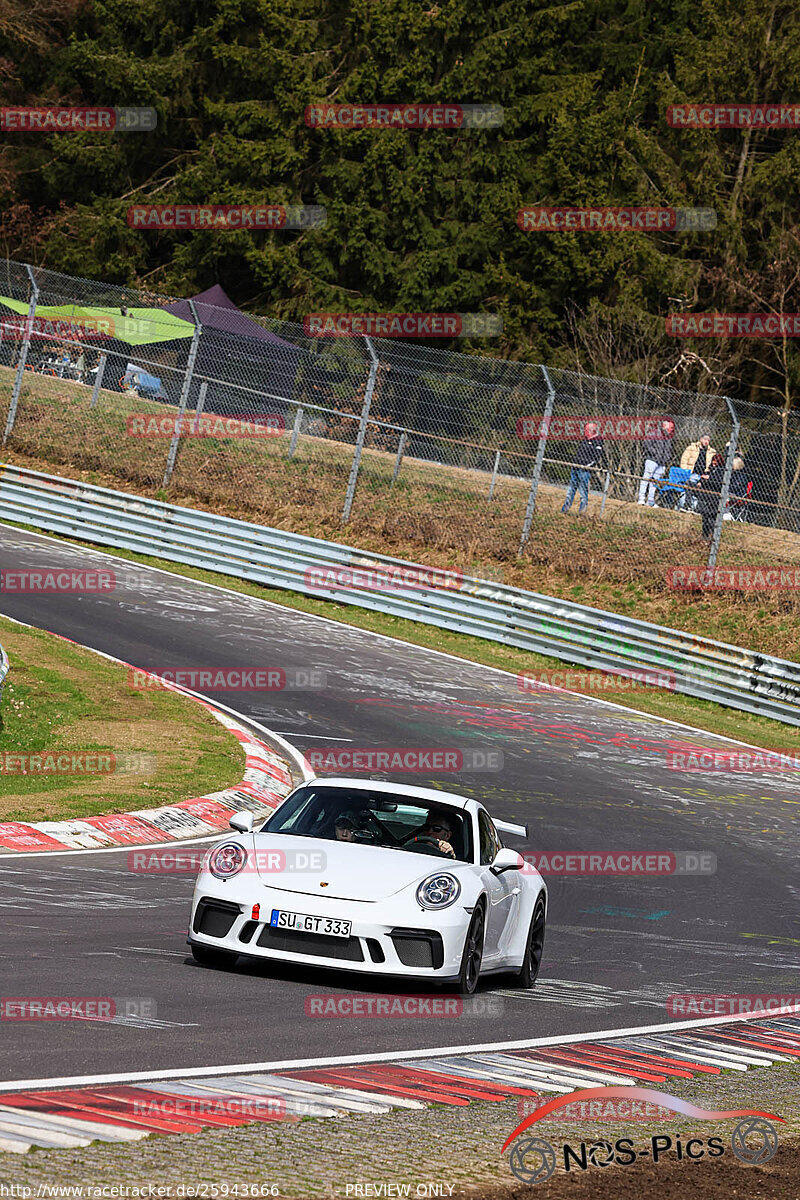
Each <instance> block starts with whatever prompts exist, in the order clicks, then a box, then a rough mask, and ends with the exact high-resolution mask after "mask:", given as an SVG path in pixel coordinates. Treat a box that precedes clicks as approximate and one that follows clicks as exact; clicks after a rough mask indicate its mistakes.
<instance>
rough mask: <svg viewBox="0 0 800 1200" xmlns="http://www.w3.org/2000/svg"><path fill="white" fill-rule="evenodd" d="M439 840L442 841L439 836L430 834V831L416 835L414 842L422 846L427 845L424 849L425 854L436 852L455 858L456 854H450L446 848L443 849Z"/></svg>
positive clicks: (445, 856) (444, 856) (443, 856)
mask: <svg viewBox="0 0 800 1200" xmlns="http://www.w3.org/2000/svg"><path fill="white" fill-rule="evenodd" d="M439 841H440V839H439V838H437V837H434V836H433V835H432V834H429V833H425V834H418V835H417V836H415V837H414V842H416V843H417V845H418V846H419V847H420V848H422V847H425V849H424V850H423V851H422V852H423V854H430V853H434V854H439V855H441V857H442V858H451V857H452V858H455V854H453V855H450V854H448V853H447V851H446V850H443V849H442V848H441V846H440V845H439ZM449 844H450V843H448V845H449ZM428 846H430V850H428Z"/></svg>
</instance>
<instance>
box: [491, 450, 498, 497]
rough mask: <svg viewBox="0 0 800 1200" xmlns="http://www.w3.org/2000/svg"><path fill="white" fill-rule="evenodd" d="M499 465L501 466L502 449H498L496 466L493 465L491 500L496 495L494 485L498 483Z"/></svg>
mask: <svg viewBox="0 0 800 1200" xmlns="http://www.w3.org/2000/svg"><path fill="white" fill-rule="evenodd" d="M499 467H500V451H499V450H496V451H495V456H494V466H493V467H492V482H491V483H490V484H489V496H488V499H489V500H491V498H492V496H493V495H494V486H495V484H496V483H497V472H498V470H499Z"/></svg>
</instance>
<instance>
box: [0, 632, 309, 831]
mask: <svg viewBox="0 0 800 1200" xmlns="http://www.w3.org/2000/svg"><path fill="white" fill-rule="evenodd" d="M55 636H59V635H55ZM62 640H63V641H69V640H70V639H69V638H63V639H62ZM76 644H77V643H75V642H73V643H72V645H76ZM82 649H85V647H82ZM95 653H97V652H95ZM103 657H104V658H110V657H111V656H110V655H103ZM112 661H113V662H119V661H120V660H119V659H112ZM123 665H125V666H127V665H128V664H127V663H125V664H123ZM138 669H139V668H137V670H138ZM147 674H148V675H150V677H151V678H153V679H157V678H158V677H157V676H154V675H152V674H151V673H150V672H147ZM158 686H159V688H160V689H165V688H168V689H169V690H170V691H174V692H178V693H180V694H181V695H183V696H187V697H188V698H189V699H192V700H195V701H196V702H197V703H198V704H202V705H203V707H204V708H207V709H208V711H209V712H210V713H211V714H212V715H213V716H214V717H215V718H216V719H217V720H218V721H219V722H220V724H221V725H224V726H225V728H226V729H228V730H230V732H231V733H232V734H233V736H234V737H235V738H237V739H238V740H239V741H240V742H241V744H242V749H243V750H244V752H245V772H244V778H243V779H242V782H241V783H240V784H238V785H237V786H236V787H234V788H227V789H226V790H225V791H222V792H212V793H210V794H209V795H207V796H198V797H196V798H195V799H192V800H182V801H181V802H180V803H179V804H167V805H164V806H163V807H161V808H143V809H139V810H137V811H136V812H132V813H112V814H109V815H107V816H102V817H81V818H79V819H77V818H76V819H74V820H71V821H32V822H30V823H28V822H24V821H6V822H2V823H0V852H2V851H4V850H5V851H9V850H10V851H16V852H18V853H20V854H24V853H26V852H27V853H30V852H38V853H42V852H43V851H44V852H47V851H62V850H107V849H113V848H116V847H123V846H143V845H148V846H152V845H156V844H158V843H169V842H176V841H182V840H185V839H186V838H202V837H213V835H214V834H215V833H219V832H220V831H221V830H224V829H227V827H228V822H229V821H230V818H231V817H232V816H233V814H234V813H236V812H241V811H242V810H243V809H246V810H248V811H249V812H252V813H254V814H255V815H256V816H259V815H260V814H261V813H264V812H267V811H269V810H271V809H274V808H277V806H278V805H279V804H280V803H281V801H282V800H284V798H285V797H286V796H287V794H288V793H289V792H290V791H291V790H292V787H293V783H292V776H291V772H290V771H289V770H288V769H287V762H286V760H285V759H284V758H281V756H280V755H278V754H276V753H275V751H274V750H273V749H272V747H271V746H268V745H267V744H266V742H262V741H260V740H259V739H258V738H257V737H256V736H255V735H254V734H253V733H251V732H250V730H248V729H247V728H246V727H245V726H244V725H243V724H241V723H240V722H239V721H237V720H235V719H234V718H233V717H231V716H229V715H228V714H227V713H224V712H222V711H221V710H220V709H219V708H217V707H216V705H214V704H212V703H211V702H210V701H208V700H205V699H203V697H201V696H198V695H197V694H196V693H195V692H190V691H188V690H187V689H185V688H181V687H178V686H177V685H176V684H172V683H168V682H166V681H162V680H160V679H159V685H158Z"/></svg>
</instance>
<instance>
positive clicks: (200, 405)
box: [192, 379, 208, 434]
mask: <svg viewBox="0 0 800 1200" xmlns="http://www.w3.org/2000/svg"><path fill="white" fill-rule="evenodd" d="M207 391H208V380H207V379H204V380H203V382H202V383H201V384H200V395H199V396H198V397H197V408H196V409H195V410H194V416H193V417H192V433H194V434H196V433H197V430H198V429H199V427H200V418H201V417H202V415H203V409H204V408H205V406H206V392H207Z"/></svg>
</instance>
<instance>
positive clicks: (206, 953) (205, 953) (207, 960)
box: [191, 944, 239, 967]
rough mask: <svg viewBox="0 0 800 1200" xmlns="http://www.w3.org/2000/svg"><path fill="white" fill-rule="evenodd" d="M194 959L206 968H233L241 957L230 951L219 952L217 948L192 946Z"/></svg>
mask: <svg viewBox="0 0 800 1200" xmlns="http://www.w3.org/2000/svg"><path fill="white" fill-rule="evenodd" d="M191 950H192V958H193V959H194V961H195V962H198V963H202V964H203V966H204V967H232V966H233V964H234V963H235V962H236V959H237V958H238V957H239V956H238V954H232V953H231V952H230V950H218V949H217V948H216V946H198V945H195V944H192V947H191Z"/></svg>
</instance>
